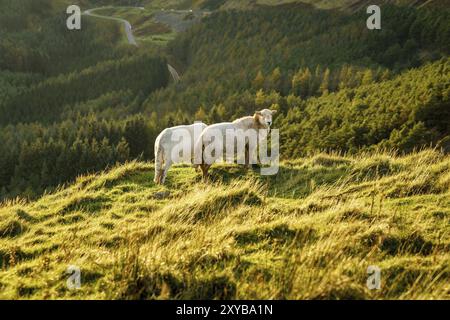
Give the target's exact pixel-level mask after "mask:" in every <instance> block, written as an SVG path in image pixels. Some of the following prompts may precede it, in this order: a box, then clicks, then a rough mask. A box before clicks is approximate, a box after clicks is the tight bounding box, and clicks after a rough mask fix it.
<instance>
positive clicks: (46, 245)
mask: <svg viewBox="0 0 450 320" xmlns="http://www.w3.org/2000/svg"><path fill="white" fill-rule="evenodd" d="M152 181H153V166H152V164H149V163H142V162H132V163H128V164H125V165H123V166H119V167H116V168H113V169H111V170H109V171H107V172H104V173H101V174H98V175H89V176H84V177H80V178H79V179H77V181H76V182H75V183H73V184H71V185H69V186H67V187H64V188H60V190H58V191H56V192H55V193H53V194H48V195H45V196H43V197H42V198H40V199H38V200H36V201H33V202H27V201H25V200H15V201H10V202H8V203H5V204H3V205H2V206H0V266H2V269H1V271H0V298H3V299H5V298H12V299H19V298H20V299H24V298H25V299H37V298H44V299H55V298H58V299H94V298H95V299H119V298H120V299H167V298H170V299H199V298H206V299H213V298H215V299H225V298H231V299H234V298H242V299H431V298H433V299H449V298H450V281H449V280H450V279H449V278H450V254H449V252H450V223H449V222H450V197H449V195H450V194H449V187H450V157H449V156H446V155H443V154H441V153H439V152H437V151H434V150H425V151H422V152H419V153H415V154H412V155H409V156H404V157H396V156H393V155H390V154H375V155H369V154H366V155H361V156H357V157H350V156H341V155H336V154H331V155H330V154H318V155H315V156H312V157H309V158H303V159H298V160H294V161H289V162H285V163H283V164H282V166H281V168H280V172H279V174H278V175H277V176H274V177H261V176H260V175H259V173H258V170H255V171H249V172H244V171H243V170H242V168H240V167H239V166H233V165H215V166H214V167H213V169H212V177H211V181H210V182H208V183H203V182H202V181H201V178H200V173H197V172H195V170H194V169H192V168H191V167H189V166H183V165H181V166H177V167H175V168H173V169H172V170H171V171H170V173H169V178H168V183H167V185H166V186H164V187H161V186H156V185H155V184H154V183H153V182H152ZM69 265H76V266H79V267H80V269H81V282H82V286H81V289H79V290H69V289H68V288H67V287H66V280H67V278H68V275H67V274H66V269H67V268H68V266H69ZM369 265H376V266H379V267H380V268H381V270H382V274H381V280H382V283H381V289H380V290H369V289H368V288H367V286H366V280H367V267H368V266H369Z"/></svg>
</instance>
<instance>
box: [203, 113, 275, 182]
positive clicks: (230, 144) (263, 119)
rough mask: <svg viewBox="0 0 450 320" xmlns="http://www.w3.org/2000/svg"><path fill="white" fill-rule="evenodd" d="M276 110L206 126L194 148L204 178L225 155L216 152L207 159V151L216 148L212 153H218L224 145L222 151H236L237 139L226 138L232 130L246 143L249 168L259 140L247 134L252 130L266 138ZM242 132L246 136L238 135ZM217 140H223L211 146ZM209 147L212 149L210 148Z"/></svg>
mask: <svg viewBox="0 0 450 320" xmlns="http://www.w3.org/2000/svg"><path fill="white" fill-rule="evenodd" d="M276 112H277V110H269V109H264V110H261V111H256V112H255V114H254V115H253V116H247V117H243V118H240V119H237V120H235V121H233V122H223V123H217V124H213V125H210V126H208V127H206V129H204V130H203V132H202V134H201V136H200V137H199V138H198V140H196V145H195V149H194V150H195V164H198V165H200V168H201V169H202V172H203V179H205V180H206V178H207V175H208V170H209V168H210V167H211V165H212V164H213V163H214V162H215V161H216V160H221V159H220V158H221V157H222V155H223V154H218V155H217V154H215V155H213V156H212V157H211V158H209V159H206V157H207V156H208V155H209V154H210V153H208V152H207V151H211V150H214V152H211V154H212V153H216V152H217V151H218V150H217V149H220V147H222V150H221V151H223V149H229V150H233V153H234V150H235V139H226V137H227V134H228V133H230V132H231V133H233V134H234V136H235V137H237V138H241V143H242V145H244V146H243V147H244V149H245V166H246V168H248V167H249V166H250V165H251V164H252V161H251V159H250V156H252V157H253V156H254V154H255V152H256V149H257V147H258V142H257V140H256V141H255V139H253V141H250V139H251V138H250V135H249V136H247V134H249V133H252V132H251V131H253V133H254V136H256V135H258V136H257V139H265V138H266V137H267V133H268V132H269V130H270V126H271V125H272V116H273V115H274V114H275V113H276ZM242 134H245V137H238V136H239V135H242ZM218 138H219V139H218ZM217 140H222V141H221V142H219V147H217V145H215V146H213V147H211V146H212V145H213V144H215V143H217V142H218V141H217ZM237 140H239V139H237ZM224 141H225V143H224ZM260 141H261V140H260ZM238 143H239V142H238ZM242 145H241V147H242ZM216 147H217V148H216ZM208 148H209V149H211V150H208ZM238 149H239V146H238ZM219 151H220V150H219ZM239 151H240V150H238V154H237V157H238V158H239V157H241V158H242V155H241V154H239ZM219 153H220V152H219ZM227 155H228V154H227ZM233 156H234V155H233ZM252 159H254V158H252ZM227 160H231V159H227ZM238 161H239V160H238Z"/></svg>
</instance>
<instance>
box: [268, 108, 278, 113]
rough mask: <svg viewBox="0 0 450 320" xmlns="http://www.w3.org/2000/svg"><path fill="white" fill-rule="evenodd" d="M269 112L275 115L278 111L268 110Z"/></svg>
mask: <svg viewBox="0 0 450 320" xmlns="http://www.w3.org/2000/svg"><path fill="white" fill-rule="evenodd" d="M270 112H272V114H275V113H277V112H278V110H275V109H274V110H270Z"/></svg>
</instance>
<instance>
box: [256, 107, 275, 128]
mask: <svg viewBox="0 0 450 320" xmlns="http://www.w3.org/2000/svg"><path fill="white" fill-rule="evenodd" d="M275 113H277V110H269V109H263V110H261V111H256V112H255V115H254V118H255V121H256V123H257V124H258V126H261V127H263V128H265V129H270V126H271V125H272V123H273V121H272V117H273V115H274V114H275Z"/></svg>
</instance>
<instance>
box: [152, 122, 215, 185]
mask: <svg viewBox="0 0 450 320" xmlns="http://www.w3.org/2000/svg"><path fill="white" fill-rule="evenodd" d="M206 127H207V125H206V124H204V123H201V122H198V123H195V124H192V125H185V126H177V127H173V128H167V129H164V130H163V131H162V132H161V133H160V134H159V136H158V137H157V138H156V141H155V179H154V182H155V183H157V184H164V182H165V181H166V177H167V172H168V171H169V168H170V166H171V165H172V164H174V163H180V162H188V161H192V159H193V157H194V143H195V140H196V138H197V137H198V136H200V134H201V132H202V131H203V129H205V128H206ZM186 137H187V139H186ZM183 138H184V139H183ZM180 139H181V141H180ZM180 144H181V146H180ZM175 148H177V150H179V149H181V150H184V151H188V152H187V153H189V154H184V156H183V158H180V157H178V155H174V152H175ZM175 153H176V152H175Z"/></svg>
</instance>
